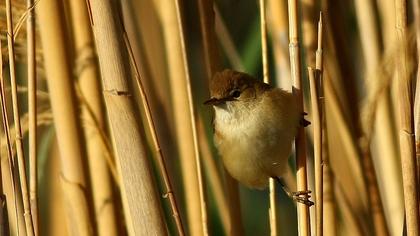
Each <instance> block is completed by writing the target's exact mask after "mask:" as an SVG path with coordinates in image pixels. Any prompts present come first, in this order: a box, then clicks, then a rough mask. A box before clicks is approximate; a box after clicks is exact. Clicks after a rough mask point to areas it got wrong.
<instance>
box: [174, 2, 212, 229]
mask: <svg viewBox="0 0 420 236" xmlns="http://www.w3.org/2000/svg"><path fill="white" fill-rule="evenodd" d="M175 8H176V15H177V23H178V32H179V38H180V43H181V54H182V60H183V65H184V71H185V75H186V76H185V80H186V85H187V97H188V99H187V102H188V107H189V115H190V121H191V131H192V138H193V145H194V156H195V163H196V171H197V180H198V190H199V196H200V210H201V225H202V231H203V232H202V233H203V235H204V236H206V235H208V225H207V224H208V223H207V208H206V201H205V194H204V182H203V175H202V170H201V160H200V153H199V150H198V139H197V128H196V119H195V111H194V100H193V94H192V89H191V81H190V75H189V66H188V59H187V52H186V47H185V37H184V26H183V18H182V13H181V7H180V0H175Z"/></svg>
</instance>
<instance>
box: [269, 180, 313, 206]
mask: <svg viewBox="0 0 420 236" xmlns="http://www.w3.org/2000/svg"><path fill="white" fill-rule="evenodd" d="M274 178H275V179H276V180H277V181H278V182H279V183H280V186H281V187H282V188H283V190H284V192H286V194H287V195H288V196H289V197H290V198H291V199H293V201H296V202H299V203H303V204H305V205H307V206H312V205H314V203H313V202H312V201H311V200H309V198H310V197H311V190H305V191H296V192H291V191H290V190H289V188H288V187H287V186H286V184H285V183H284V181H283V179H282V178H279V177H277V176H276V177H274Z"/></svg>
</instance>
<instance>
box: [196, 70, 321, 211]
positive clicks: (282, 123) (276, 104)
mask: <svg viewBox="0 0 420 236" xmlns="http://www.w3.org/2000/svg"><path fill="white" fill-rule="evenodd" d="M204 104H205V105H211V106H212V107H213V108H214V117H213V129H214V143H215V146H216V148H217V150H218V152H219V154H220V156H221V158H222V160H223V164H224V166H225V168H226V170H227V171H228V173H229V174H230V175H231V176H232V177H233V178H234V179H236V180H237V181H238V182H240V183H241V184H243V185H245V186H247V187H249V188H255V189H265V188H266V187H267V186H268V181H269V178H270V177H272V178H275V179H276V180H278V181H279V183H280V184H281V186H282V187H283V189H284V190H285V192H286V193H287V194H288V195H289V196H290V197H291V198H292V199H293V200H295V201H296V202H300V203H303V204H306V205H309V206H310V205H312V204H313V203H312V201H310V200H309V197H310V195H309V194H310V191H295V192H292V191H290V188H289V187H288V186H287V185H286V182H285V181H287V180H289V182H290V179H291V171H290V169H289V167H288V159H289V156H290V154H291V152H292V143H293V140H294V139H295V137H296V135H297V131H298V128H299V126H301V125H303V126H307V125H308V124H309V122H308V121H307V120H305V119H304V118H303V114H302V113H301V112H300V109H299V106H298V100H297V97H296V95H294V94H293V93H291V92H289V91H286V90H283V89H281V88H275V87H272V86H270V85H269V84H266V83H264V82H262V81H260V80H258V79H256V78H254V77H252V76H251V75H248V74H246V73H243V72H239V71H235V70H231V69H225V70H223V71H221V72H217V73H216V74H215V75H214V76H213V79H212V80H211V82H210V98H209V99H208V100H207V101H205V102H204Z"/></svg>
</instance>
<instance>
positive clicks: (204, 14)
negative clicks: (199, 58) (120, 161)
mask: <svg viewBox="0 0 420 236" xmlns="http://www.w3.org/2000/svg"><path fill="white" fill-rule="evenodd" d="M198 6H199V14H200V23H201V33H202V37H203V50H204V60H205V63H206V71H207V80H208V81H210V80H211V79H212V77H213V75H214V73H215V72H216V71H218V70H220V56H219V53H218V52H219V50H218V47H217V41H216V32H215V30H216V27H215V12H214V10H213V7H215V5H214V2H213V0H199V1H198ZM200 118H201V117H200ZM200 118H199V124H201V123H202V122H203V119H200ZM198 128H199V130H200V126H199V127H198ZM201 129H202V132H201V136H202V138H199V141H201V142H205V143H206V144H204V143H203V144H202V145H200V146H205V147H206V148H207V149H209V147H208V140H207V137H206V135H205V130H204V127H203V126H202V125H201ZM199 134H200V132H199ZM201 151H202V155H203V161H204V165H205V166H206V167H207V168H206V169H207V170H208V172H209V176H210V173H211V174H212V175H213V177H212V178H209V180H210V184H211V185H212V186H213V191H214V192H218V191H219V190H222V189H223V187H222V186H221V185H222V183H221V178H220V176H219V175H220V174H219V173H220V172H218V171H217V170H216V168H215V163H214V159H213V158H212V156H211V153H210V150H208V155H204V152H203V149H201ZM222 171H223V174H224V177H225V190H226V194H225V195H222V194H215V198H216V202H219V204H220V205H221V204H222V203H223V204H224V207H223V208H220V207H219V209H220V210H221V211H222V213H221V216H222V217H221V218H222V222H224V228H225V231H226V234H228V235H235V236H239V235H243V224H242V219H241V206H240V199H239V189H238V183H237V182H236V181H235V180H234V179H233V178H232V177H231V176H230V175H229V173H228V172H227V171H226V170H225V169H224V168H223V170H222ZM226 198H227V199H226ZM228 206H229V207H228ZM223 212H227V216H228V217H229V222H226V220H224V217H225V214H224V213H223ZM226 223H228V225H226Z"/></svg>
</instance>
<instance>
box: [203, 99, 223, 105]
mask: <svg viewBox="0 0 420 236" xmlns="http://www.w3.org/2000/svg"><path fill="white" fill-rule="evenodd" d="M219 103H220V101H219V99H217V98H215V97H212V98H210V99H209V100H207V101H205V102H204V105H217V104H219Z"/></svg>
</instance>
